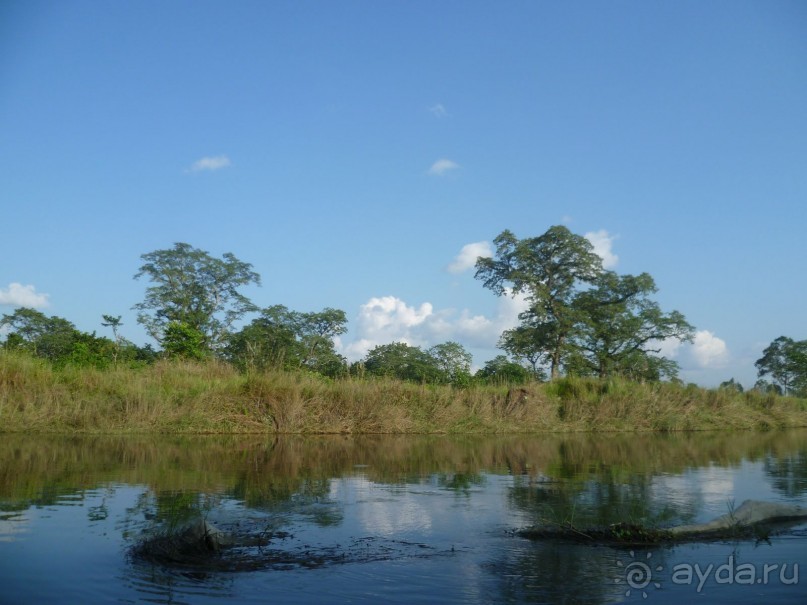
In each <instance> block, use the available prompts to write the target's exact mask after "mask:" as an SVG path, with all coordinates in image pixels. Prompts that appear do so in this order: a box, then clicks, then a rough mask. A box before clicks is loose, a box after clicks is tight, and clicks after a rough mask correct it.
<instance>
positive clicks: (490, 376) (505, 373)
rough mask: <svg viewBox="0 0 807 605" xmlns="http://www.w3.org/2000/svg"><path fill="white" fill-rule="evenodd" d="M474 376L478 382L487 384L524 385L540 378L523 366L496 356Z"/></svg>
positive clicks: (505, 357) (504, 357) (502, 356)
mask: <svg viewBox="0 0 807 605" xmlns="http://www.w3.org/2000/svg"><path fill="white" fill-rule="evenodd" d="M474 376H475V378H476V379H477V380H479V381H480V382H483V383H489V384H524V383H527V382H529V381H531V380H535V379H536V378H540V377H537V376H536V375H535V374H534V373H532V372H530V370H528V369H527V368H525V367H524V366H522V365H520V364H518V363H516V362H514V361H510V360H509V359H508V358H507V356H506V355H497V356H496V357H494V358H493V359H491V360H490V361H488V362H487V363H486V364H485V365H484V367H483V368H482V369H481V370H479V371H477V373H476V374H475V375H474Z"/></svg>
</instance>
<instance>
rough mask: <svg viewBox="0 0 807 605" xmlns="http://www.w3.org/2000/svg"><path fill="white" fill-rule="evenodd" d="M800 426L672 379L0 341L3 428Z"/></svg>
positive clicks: (762, 399) (747, 402)
mask: <svg viewBox="0 0 807 605" xmlns="http://www.w3.org/2000/svg"><path fill="white" fill-rule="evenodd" d="M792 426H807V400H803V399H796V398H791V397H781V396H778V395H774V394H762V393H757V392H753V391H752V392H747V393H737V392H734V391H727V390H708V389H701V388H697V387H692V386H690V387H685V386H682V385H676V384H671V383H647V384H640V383H635V382H629V381H626V380H621V379H608V380H598V379H583V378H562V379H559V380H555V381H552V382H549V383H534V384H531V385H527V386H523V387H514V388H509V387H508V386H507V385H501V386H495V385H473V386H469V387H465V388H459V387H453V386H447V385H439V386H438V385H419V384H413V383H409V382H403V381H400V380H396V379H391V378H355V377H350V378H343V379H329V378H325V377H322V376H319V375H314V374H309V373H304V372H287V371H267V372H261V373H247V374H241V373H239V372H237V371H236V370H235V369H234V368H232V367H231V366H229V365H227V364H224V363H220V362H214V361H208V362H188V361H159V362H157V363H155V364H153V365H149V366H146V367H142V368H137V369H131V368H117V369H114V368H113V369H105V370H98V369H93V368H74V367H70V366H67V367H65V368H61V369H54V368H52V367H51V366H50V365H49V364H47V363H46V362H43V361H41V360H37V359H34V358H31V357H29V356H27V355H22V354H15V353H12V352H4V351H0V432H88V433H109V432H113V433H147V432H157V433H271V432H280V433H505V432H542V431H590V430H608V431H633V430H641V431H645V430H647V431H652V430H660V431H678V430H700V429H705V430H708V429H769V428H778V427H792Z"/></svg>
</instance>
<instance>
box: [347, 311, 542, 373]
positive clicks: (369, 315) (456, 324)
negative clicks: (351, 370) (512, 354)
mask: <svg viewBox="0 0 807 605" xmlns="http://www.w3.org/2000/svg"><path fill="white" fill-rule="evenodd" d="M526 308H527V301H526V299H525V298H524V297H523V296H520V295H519V296H516V297H510V296H502V297H500V298H499V304H498V307H497V309H496V311H495V314H494V315H493V317H486V316H484V315H478V314H477V315H475V314H473V313H471V312H470V311H469V310H468V309H463V310H461V311H458V310H457V309H450V308H449V309H435V308H434V306H433V305H432V304H431V303H429V302H424V303H422V304H420V305H419V306H414V305H409V304H407V303H406V301H404V300H402V299H400V298H398V297H396V296H381V297H373V298H371V299H370V300H368V301H367V302H366V303H365V304H363V305H361V307H360V308H359V316H358V318H357V320H356V322H355V324H354V325H355V326H356V337H355V340H353V341H352V342H348V343H344V342H342V341H341V340H340V341H339V342H335V345H336V347H337V350H339V351H340V353H342V354H343V355H345V356H346V357H347V358H348V359H350V360H351V361H355V360H358V359H361V358H362V357H364V356H365V355H366V354H367V352H368V351H369V350H370V349H372V348H373V347H375V346H378V345H382V344H389V343H391V342H404V343H406V344H409V345H412V346H421V347H430V346H433V345H436V344H438V343H441V342H446V341H449V340H454V341H457V342H460V343H461V344H463V345H465V346H469V347H484V348H493V347H495V346H496V342H497V341H498V339H499V336H501V333H502V332H503V331H504V330H508V329H510V328H513V327H515V326H516V325H517V324H518V315H519V313H521V312H522V311H524V310H525V309H526Z"/></svg>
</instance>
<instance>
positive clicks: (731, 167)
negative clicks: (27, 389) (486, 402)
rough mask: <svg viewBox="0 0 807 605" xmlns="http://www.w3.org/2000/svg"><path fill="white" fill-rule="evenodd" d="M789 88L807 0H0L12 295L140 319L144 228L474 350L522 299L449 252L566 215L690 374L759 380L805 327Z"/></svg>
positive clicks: (1, 176)
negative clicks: (768, 360) (667, 313)
mask: <svg viewBox="0 0 807 605" xmlns="http://www.w3.org/2000/svg"><path fill="white" fill-rule="evenodd" d="M805 108H807V4H805V3H804V2H785V1H781V2H743V1H730V2H720V1H710V2H702V1H697V2H686V1H683V2H644V1H642V2H639V1H636V2H563V3H558V2H540V1H531V2H475V1H463V2H452V1H443V2H421V1H408V2H371V1H361V2H350V1H345V2H330V1H328V2H325V1H322V2H306V1H300V2H283V1H273V2H207V1H194V2H185V1H181V0H180V1H175V2H152V1H141V2H99V1H96V2H80V1H79V2H61V1H60V2H41V1H37V0H33V1H29V0H26V1H22V0H7V1H6V2H3V3H2V4H0V221H2V231H0V312H3V313H9V312H12V310H13V309H14V308H15V306H16V305H20V304H28V305H35V306H38V308H41V309H42V310H43V311H44V312H46V313H48V314H54V315H59V316H62V317H66V318H68V319H70V320H71V321H73V322H74V323H75V324H76V325H77V326H78V327H79V328H80V329H83V330H87V331H92V330H98V332H99V333H101V334H103V333H105V329H104V328H102V327H101V326H100V321H101V314H103V313H107V314H113V315H123V322H124V329H123V332H124V334H125V335H126V336H127V337H129V338H130V339H132V340H134V341H135V342H140V343H144V342H146V341H147V337H146V336H145V333H144V331H143V330H142V329H141V328H140V326H138V325H137V323H136V321H135V314H134V312H133V311H132V310H131V307H132V305H134V304H135V303H137V302H139V301H141V300H142V298H143V293H144V289H145V287H146V284H145V283H143V282H140V281H135V280H133V279H132V277H133V275H134V274H135V273H136V271H137V269H138V267H139V266H140V255H141V254H144V253H146V252H150V251H152V250H156V249H160V248H168V247H171V246H172V245H173V243H174V242H178V241H184V242H188V243H190V244H192V245H193V246H196V247H199V248H202V249H205V250H207V251H209V252H210V253H211V254H213V255H216V256H219V255H221V254H222V253H224V252H232V253H233V254H235V255H236V256H237V257H238V258H239V259H241V260H244V261H247V262H250V263H252V264H253V266H254V268H255V270H256V271H258V272H259V273H260V274H261V276H262V279H263V285H262V287H260V288H253V289H250V290H249V292H248V294H249V295H250V296H251V297H252V299H253V301H254V302H255V303H256V304H258V305H259V306H268V305H272V304H285V305H287V306H288V307H290V308H292V309H296V310H301V311H309V310H319V309H321V308H323V307H326V306H331V307H337V308H341V309H344V310H345V311H346V312H347V314H348V317H349V318H350V332H349V333H348V334H347V335H346V336H344V337H343V338H342V340H341V341H340V343H339V346H340V348H341V350H342V351H343V352H344V353H346V354H347V355H348V356H350V357H352V358H355V357H357V356H360V355H361V353H362V352H363V351H364V350H366V348H367V347H368V346H372V345H373V344H380V343H384V342H390V341H392V340H402V339H405V340H406V341H408V342H410V343H412V344H417V345H422V346H430V345H433V344H437V343H438V342H444V341H446V340H458V341H460V342H462V343H463V344H465V345H466V346H468V347H469V348H470V349H471V350H472V351H473V353H474V356H475V364H476V365H482V364H483V363H484V361H486V360H487V359H490V358H492V357H493V356H494V355H496V354H497V353H498V351H497V350H496V349H495V342H496V337H497V336H498V333H499V332H500V331H501V330H502V329H504V328H506V327H510V326H511V325H512V323H513V321H514V317H515V314H516V313H517V311H518V301H512V300H502V299H497V298H496V297H495V296H493V295H492V294H491V293H490V292H489V291H487V290H485V289H483V288H482V286H481V283H480V282H478V281H476V280H474V279H473V270H472V269H466V270H464V271H463V270H461V269H462V267H463V266H464V265H463V264H462V263H461V262H459V263H457V258H458V255H460V253H461V251H462V250H463V248H464V247H465V246H468V245H469V244H475V246H472V247H471V248H466V253H467V252H468V251H470V254H471V255H473V254H474V253H478V252H479V251H480V250H484V249H485V244H484V242H490V241H492V240H493V238H494V237H495V236H496V235H497V234H498V233H500V232H501V231H502V230H503V229H511V230H512V231H514V232H515V233H516V235H517V236H519V237H532V236H537V235H540V234H541V233H543V232H544V231H546V229H548V228H549V227H550V226H551V225H555V224H566V225H567V226H568V227H569V228H570V229H571V230H572V231H574V232H575V233H579V234H581V235H583V234H593V235H591V237H592V239H593V240H595V241H597V242H598V245H599V246H600V250H601V251H602V253H603V254H604V255H613V256H614V257H616V258H612V257H610V256H609V259H610V261H611V265H612V267H613V268H614V269H615V270H617V271H619V272H621V273H639V272H643V271H647V272H649V273H650V274H651V275H652V276H653V277H654V278H655V280H656V283H657V285H658V287H659V293H658V295H657V300H658V301H659V302H660V303H661V305H662V308H664V309H665V310H673V309H677V310H679V311H681V312H682V313H684V315H685V316H686V317H687V319H688V320H689V321H690V322H691V323H692V324H694V325H695V326H696V328H697V329H698V339H697V340H696V343H695V345H686V346H682V347H679V348H678V349H677V350H673V349H670V353H672V354H674V356H675V358H676V359H677V360H678V361H679V363H680V364H681V366H682V370H683V371H682V374H681V375H682V378H684V379H685V380H688V381H694V382H698V383H700V384H704V385H709V386H711V385H715V384H717V383H719V382H720V381H722V380H725V379H728V378H729V377H735V378H737V379H739V380H740V381H741V382H743V383H744V384H745V385H746V386H750V385H751V384H753V382H754V381H755V379H756V374H755V370H754V367H753V362H754V361H755V360H756V359H757V358H759V357H760V356H761V352H762V349H763V348H764V347H765V346H766V345H767V344H768V343H769V342H770V341H772V340H773V339H774V338H776V337H778V336H780V335H788V336H791V337H793V338H797V339H804V338H807V322H805V318H804V309H805V308H807V282H805V279H804V278H805V276H807V253H805V252H806V251H807V245H805V237H804V233H805V229H806V228H807V209H805V208H806V206H807V109H805ZM452 263H453V264H452Z"/></svg>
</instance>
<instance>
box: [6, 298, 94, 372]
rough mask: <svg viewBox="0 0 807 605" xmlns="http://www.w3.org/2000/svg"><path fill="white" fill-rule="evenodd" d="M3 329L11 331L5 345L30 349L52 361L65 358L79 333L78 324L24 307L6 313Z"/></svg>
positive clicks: (36, 354) (31, 351)
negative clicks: (9, 313)
mask: <svg viewBox="0 0 807 605" xmlns="http://www.w3.org/2000/svg"><path fill="white" fill-rule="evenodd" d="M0 328H5V329H7V330H8V331H9V334H8V336H7V337H6V344H7V345H8V343H11V344H12V345H13V347H14V348H17V349H23V350H25V351H28V352H29V353H31V354H32V355H34V356H36V357H44V358H45V359H49V360H50V361H57V360H64V359H66V358H67V357H68V356H69V355H70V352H71V351H72V349H73V344H74V343H75V342H76V339H77V336H78V334H79V332H78V330H76V327H75V326H74V325H73V324H72V323H71V322H69V321H67V320H66V319H64V318H62V317H56V316H52V317H48V316H47V315H45V314H44V313H42V312H40V311H37V310H35V309H29V308H26V307H22V308H19V309H16V310H15V311H14V313H12V314H11V315H3V318H2V319H0ZM7 348H11V347H7Z"/></svg>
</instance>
